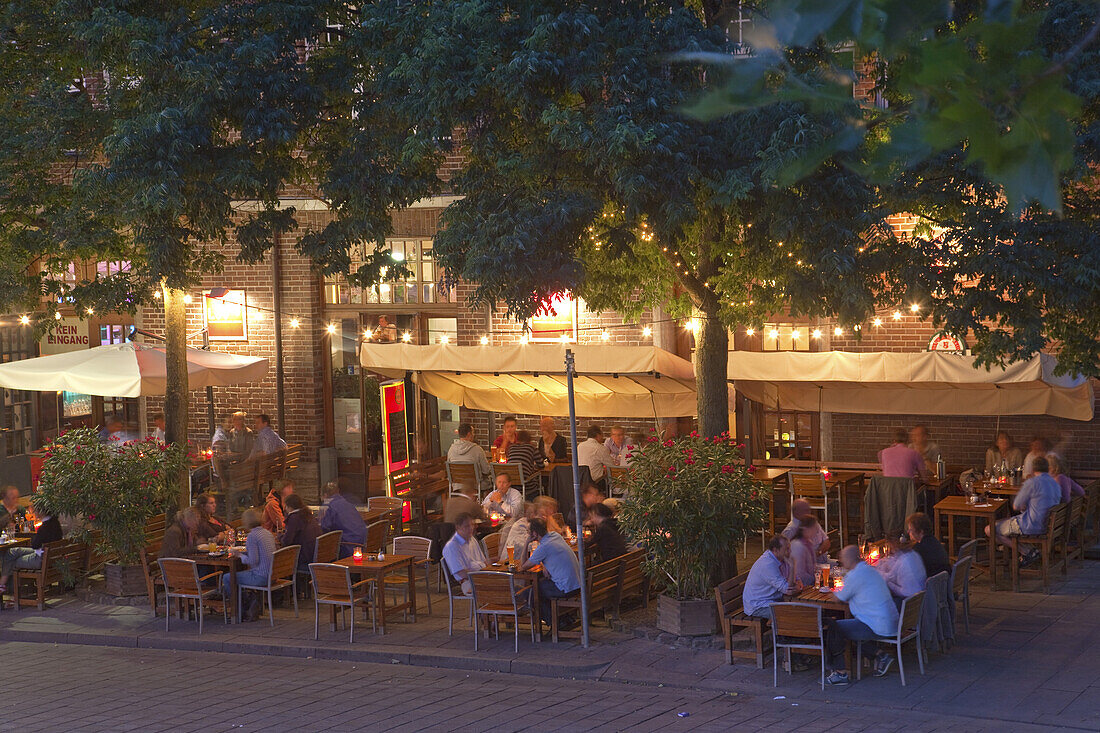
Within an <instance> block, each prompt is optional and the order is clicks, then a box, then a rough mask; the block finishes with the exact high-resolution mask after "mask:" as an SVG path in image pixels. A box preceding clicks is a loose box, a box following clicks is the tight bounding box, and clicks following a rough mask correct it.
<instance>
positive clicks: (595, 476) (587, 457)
mask: <svg viewBox="0 0 1100 733" xmlns="http://www.w3.org/2000/svg"><path fill="white" fill-rule="evenodd" d="M577 464H578V465H581V466H588V470H589V471H590V472H591V474H592V481H593V483H595V484H598V485H599V487H600V489H601V490H602V489H604V488H605V484H604V473H605V472H606V469H607V467H608V466H614V465H615V459H614V458H612V456H611V452H610V451H609V450H607V446H605V445H604V444H603V430H601V429H600V426H599V425H590V426H589V427H588V440H586V441H584V442H583V443H581V444H579V445H578V446H577Z"/></svg>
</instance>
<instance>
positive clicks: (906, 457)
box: [878, 428, 929, 479]
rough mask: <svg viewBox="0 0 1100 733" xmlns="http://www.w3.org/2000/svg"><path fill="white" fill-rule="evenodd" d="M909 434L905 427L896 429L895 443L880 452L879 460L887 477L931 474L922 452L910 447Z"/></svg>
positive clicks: (925, 476) (914, 476)
mask: <svg viewBox="0 0 1100 733" xmlns="http://www.w3.org/2000/svg"><path fill="white" fill-rule="evenodd" d="M908 442H909V434H908V433H906V432H905V428H895V429H894V443H893V445H891V446H890V447H889V448H883V449H882V450H880V451H879V452H878V462H879V463H880V464H882V475H883V476H885V477H886V478H918V479H926V478H928V476H929V473H928V467H927V466H925V465H924V459H923V458H921V455H920V453H917V452H916V451H915V450H913V449H912V448H910V447H909V446H908V445H907V443H908Z"/></svg>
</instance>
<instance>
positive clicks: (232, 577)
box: [187, 549, 244, 624]
mask: <svg viewBox="0 0 1100 733" xmlns="http://www.w3.org/2000/svg"><path fill="white" fill-rule="evenodd" d="M242 551H243V549H242ZM187 559H188V560H194V561H195V562H196V563H198V564H199V565H207V566H209V567H214V568H218V569H219V570H221V571H222V572H227V573H229V597H228V598H223V599H222V602H223V603H225V604H226V608H227V609H229V610H230V611H231V612H230V614H229V623H231V624H237V623H240V622H241V618H240V614H241V609H239V608H237V571H238V570H243V569H244V563H242V562H241V559H240V558H239V557H231V556H229V555H228V554H221V555H210V554H209V553H206V552H199V553H196V554H194V555H188V556H187ZM200 574H201V573H200ZM219 590H221V588H219Z"/></svg>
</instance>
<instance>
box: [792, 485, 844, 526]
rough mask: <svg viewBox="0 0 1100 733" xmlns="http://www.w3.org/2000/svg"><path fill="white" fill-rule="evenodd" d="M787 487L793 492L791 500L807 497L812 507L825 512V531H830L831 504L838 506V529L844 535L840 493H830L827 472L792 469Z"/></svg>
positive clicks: (836, 515)
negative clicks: (831, 494)
mask: <svg viewBox="0 0 1100 733" xmlns="http://www.w3.org/2000/svg"><path fill="white" fill-rule="evenodd" d="M787 489H788V491H790V494H791V501H794V500H795V499H806V500H807V501H809V502H810V508H811V509H814V510H815V511H821V512H824V513H825V521H823V522H822V523H821V526H822V528H823V529H824V530H825V532H828V531H829V505H830V504H834V505H835V506H836V514H835V515H834V516H835V517H836V518H837V525H838V529H840V534H841V536H843V535H844V517H843V516H842V513H841V511H840V506H841V503H840V493H839V491H838V492H837V495H836V496H830V495H829V488H828V486H826V484H825V474H823V473H821V472H820V471H791V472H789V473H788V474H787Z"/></svg>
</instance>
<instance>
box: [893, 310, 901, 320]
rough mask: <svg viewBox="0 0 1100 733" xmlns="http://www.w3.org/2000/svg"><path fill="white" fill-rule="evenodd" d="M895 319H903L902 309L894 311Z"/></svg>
mask: <svg viewBox="0 0 1100 733" xmlns="http://www.w3.org/2000/svg"><path fill="white" fill-rule="evenodd" d="M894 320H895V321H900V320H901V311H894Z"/></svg>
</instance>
